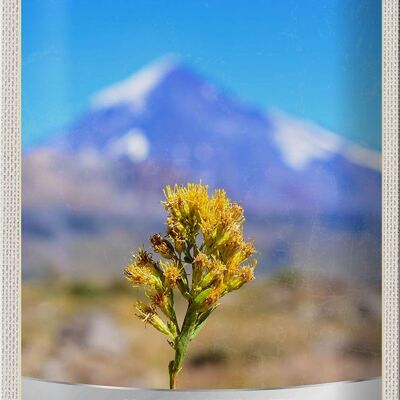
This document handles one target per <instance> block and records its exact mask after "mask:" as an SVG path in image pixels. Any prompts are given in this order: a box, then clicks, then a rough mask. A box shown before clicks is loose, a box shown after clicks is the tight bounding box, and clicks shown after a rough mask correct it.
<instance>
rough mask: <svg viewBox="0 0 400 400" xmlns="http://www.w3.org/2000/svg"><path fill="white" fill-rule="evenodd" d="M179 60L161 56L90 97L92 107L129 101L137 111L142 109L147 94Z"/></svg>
mask: <svg viewBox="0 0 400 400" xmlns="http://www.w3.org/2000/svg"><path fill="white" fill-rule="evenodd" d="M179 64H180V63H179V61H178V59H177V58H176V57H174V56H167V57H163V58H161V59H159V60H157V61H155V62H153V63H151V64H149V65H147V66H145V67H144V68H142V69H140V70H139V71H137V72H135V73H134V74H132V75H131V76H129V77H128V78H127V79H124V80H123V81H120V82H118V83H116V84H114V85H111V86H109V87H107V88H105V89H103V90H101V91H100V92H98V93H96V94H95V95H94V96H93V97H92V102H91V103H92V107H93V108H94V109H98V108H104V107H110V106H113V105H116V104H120V103H129V104H130V105H132V106H133V108H134V109H135V110H137V111H140V110H142V109H143V107H144V105H145V102H146V99H147V97H148V95H149V94H150V93H151V92H152V91H153V89H154V88H155V87H156V86H157V85H158V84H159V83H160V82H161V81H162V80H163V79H164V78H165V77H166V76H167V75H168V74H169V73H170V72H171V71H173V70H175V69H176V68H178V66H179Z"/></svg>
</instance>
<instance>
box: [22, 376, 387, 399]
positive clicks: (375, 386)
mask: <svg viewBox="0 0 400 400" xmlns="http://www.w3.org/2000/svg"><path fill="white" fill-rule="evenodd" d="M22 384H23V386H22V390H23V399H24V400H53V399H57V400H67V399H68V400H92V399H93V400H94V399H95V400H167V399H168V400H170V399H171V400H175V399H177V400H184V399H191V400H200V399H201V400H205V399H206V400H223V399H224V400H225V399H226V400H242V399H246V400H261V399H263V400H270V399H271V400H292V399H293V400H294V399H295V400H317V399H318V400H320V399H323V400H347V399H349V400H350V399H351V400H353V399H362V400H378V399H380V398H381V379H380V378H375V379H370V380H365V381H357V382H335V383H326V384H321V385H309V386H300V387H293V388H286V389H265V390H263V389H259V390H255V389H254V390H253V389H249V390H247V389H245V390H194V391H188V390H177V391H170V390H154V389H133V388H120V387H107V386H95V385H81V384H77V385H75V384H70V383H57V382H49V381H42V380H36V379H32V378H23V381H22Z"/></svg>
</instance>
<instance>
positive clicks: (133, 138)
mask: <svg viewBox="0 0 400 400" xmlns="http://www.w3.org/2000/svg"><path fill="white" fill-rule="evenodd" d="M108 150H109V152H110V154H111V155H113V156H115V157H121V156H125V157H128V158H129V159H130V160H131V161H133V162H136V163H138V162H142V161H144V160H146V159H147V157H148V155H149V152H150V142H149V140H148V139H147V137H146V135H145V133H144V132H143V131H142V130H140V129H131V130H130V131H129V132H127V133H126V134H125V135H123V136H122V137H120V138H118V139H115V140H113V141H112V142H111V143H110V144H109V146H108Z"/></svg>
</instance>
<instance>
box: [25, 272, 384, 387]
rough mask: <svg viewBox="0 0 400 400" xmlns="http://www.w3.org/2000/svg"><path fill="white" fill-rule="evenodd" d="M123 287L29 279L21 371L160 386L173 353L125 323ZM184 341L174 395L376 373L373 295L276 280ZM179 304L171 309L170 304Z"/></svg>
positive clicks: (255, 286)
mask: <svg viewBox="0 0 400 400" xmlns="http://www.w3.org/2000/svg"><path fill="white" fill-rule="evenodd" d="M137 295H138V293H137V292H135V289H131V288H129V287H128V286H126V285H125V283H124V282H121V281H117V282H102V281H98V282H97V281H90V282H89V281H83V280H80V281H76V280H74V281H71V280H70V281H62V280H59V279H58V280H55V281H54V280H47V281H43V280H41V281H28V282H25V283H24V284H23V296H22V303H23V308H22V321H23V322H22V324H23V326H22V328H23V329H22V363H23V374H24V375H25V376H33V377H37V378H43V379H50V380H57V381H69V382H81V383H94V384H100V385H116V386H139V387H155V388H165V387H167V385H168V374H167V364H168V362H169V360H171V359H172V356H173V355H172V350H171V349H170V347H169V346H168V345H167V343H166V341H165V337H164V336H163V335H161V334H160V333H159V332H157V331H155V330H154V329H153V328H152V327H150V326H148V327H145V326H144V325H143V323H141V322H140V321H139V320H138V319H137V318H136V317H134V316H133V314H134V310H133V303H134V300H135V298H136V296H137ZM222 303H223V304H222V305H221V307H220V309H219V310H217V312H216V313H215V314H214V315H213V316H212V317H211V318H210V320H209V321H208V323H207V325H206V327H205V328H204V330H203V331H202V332H201V333H200V335H199V336H198V337H197V338H196V340H195V341H194V342H193V343H192V344H191V347H190V350H189V353H188V356H187V360H186V364H185V368H184V371H183V372H182V374H181V375H180V377H179V382H178V384H179V387H180V388H241V387H274V386H289V385H302V384H313V383H323V382H329V381H338V380H352V379H359V378H367V377H372V376H377V375H380V341H381V323H380V320H381V313H380V306H381V305H380V293H379V291H377V290H376V289H373V288H370V289H368V290H367V288H365V287H361V286H357V285H356V284H355V283H354V282H351V283H346V282H341V281H338V280H333V279H327V278H321V277H318V278H317V277H315V276H314V277H312V276H300V275H298V274H294V273H281V274H279V275H278V276H275V277H274V278H269V279H261V278H260V279H258V280H256V281H254V282H252V283H251V284H249V285H248V286H247V287H244V288H243V289H241V290H240V291H238V292H236V293H234V294H231V295H229V296H227V297H226V298H224V299H223V302H222ZM178 306H179V305H178Z"/></svg>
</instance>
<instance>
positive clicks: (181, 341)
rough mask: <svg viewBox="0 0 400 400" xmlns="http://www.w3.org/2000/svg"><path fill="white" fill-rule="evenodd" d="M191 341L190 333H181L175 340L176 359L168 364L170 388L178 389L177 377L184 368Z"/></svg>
mask: <svg viewBox="0 0 400 400" xmlns="http://www.w3.org/2000/svg"><path fill="white" fill-rule="evenodd" d="M189 342H190V339H189V337H188V335H181V336H180V337H179V338H178V339H177V341H176V342H175V359H174V360H172V361H171V362H170V363H169V365H168V370H169V388H170V389H176V378H177V375H178V373H179V372H180V371H181V369H182V366H183V360H184V359H185V355H186V351H187V347H188V344H189Z"/></svg>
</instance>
